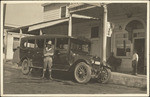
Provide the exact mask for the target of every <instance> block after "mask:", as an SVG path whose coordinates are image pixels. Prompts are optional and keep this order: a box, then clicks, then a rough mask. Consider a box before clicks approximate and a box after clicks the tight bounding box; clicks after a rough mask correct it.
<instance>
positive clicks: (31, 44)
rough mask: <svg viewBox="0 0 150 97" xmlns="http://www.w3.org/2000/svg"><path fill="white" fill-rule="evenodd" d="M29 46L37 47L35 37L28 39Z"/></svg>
mask: <svg viewBox="0 0 150 97" xmlns="http://www.w3.org/2000/svg"><path fill="white" fill-rule="evenodd" d="M27 47H28V48H34V47H35V39H30V40H28V44H27Z"/></svg>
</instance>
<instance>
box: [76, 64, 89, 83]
mask: <svg viewBox="0 0 150 97" xmlns="http://www.w3.org/2000/svg"><path fill="white" fill-rule="evenodd" d="M74 77H75V80H76V81H77V82H78V83H87V82H88V81H89V80H90V79H91V68H90V67H89V66H88V65H87V64H86V63H85V62H80V63H78V64H77V65H76V67H75V70H74Z"/></svg>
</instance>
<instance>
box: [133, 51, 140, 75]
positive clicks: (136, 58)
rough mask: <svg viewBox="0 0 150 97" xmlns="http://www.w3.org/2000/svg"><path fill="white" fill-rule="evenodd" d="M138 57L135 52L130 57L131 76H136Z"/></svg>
mask: <svg viewBox="0 0 150 97" xmlns="http://www.w3.org/2000/svg"><path fill="white" fill-rule="evenodd" d="M138 60H139V56H138V54H137V51H136V50H134V51H133V56H132V68H133V75H137V64H138Z"/></svg>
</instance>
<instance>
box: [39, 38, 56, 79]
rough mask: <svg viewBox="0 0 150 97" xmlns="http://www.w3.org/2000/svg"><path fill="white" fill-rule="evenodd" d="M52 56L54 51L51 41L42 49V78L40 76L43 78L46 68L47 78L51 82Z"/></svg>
mask: <svg viewBox="0 0 150 97" xmlns="http://www.w3.org/2000/svg"><path fill="white" fill-rule="evenodd" d="M53 55H54V49H53V46H52V41H48V42H47V44H46V47H45V49H44V67H43V76H42V78H44V77H45V72H46V69H47V67H48V70H49V78H50V79H51V80H52V76H51V74H52V73H51V72H52V70H51V67H52V62H53V58H52V57H53Z"/></svg>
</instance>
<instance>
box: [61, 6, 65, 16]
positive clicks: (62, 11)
mask: <svg viewBox="0 0 150 97" xmlns="http://www.w3.org/2000/svg"><path fill="white" fill-rule="evenodd" d="M61 17H66V6H64V7H61Z"/></svg>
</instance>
